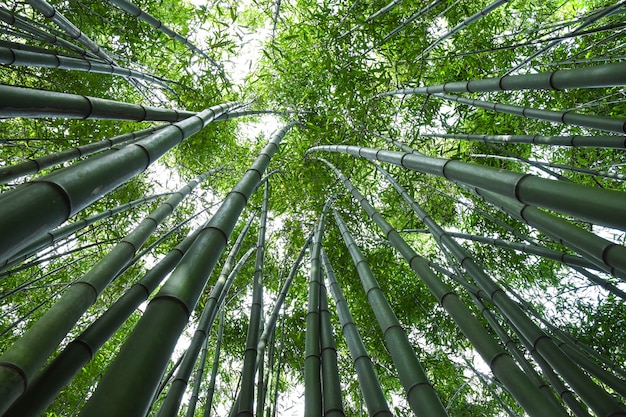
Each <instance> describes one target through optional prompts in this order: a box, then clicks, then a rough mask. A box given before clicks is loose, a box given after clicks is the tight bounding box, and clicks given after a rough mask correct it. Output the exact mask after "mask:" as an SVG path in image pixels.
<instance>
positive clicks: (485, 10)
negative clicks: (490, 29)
mask: <svg viewBox="0 0 626 417" xmlns="http://www.w3.org/2000/svg"><path fill="white" fill-rule="evenodd" d="M508 2H509V0H495V1H494V2H492V3H491V4H489V5H488V6H487V7H484V8H482V9H481V10H479V11H478V12H477V13H475V14H473V15H471V16H470V17H468V18H467V19H465V20H464V21H462V22H461V23H459V24H458V25H456V26H455V27H454V28H452V29H451V30H450V31H449V32H447V33H446V34H444V35H443V36H441V37H440V38H439V39H437V40H436V41H434V42H431V44H430V45H428V46H427V47H426V48H425V49H424V50H423V51H422V53H420V54H419V55H418V56H417V58H415V60H414V61H413V62H417V61H419V60H421V59H422V58H423V57H424V55H426V54H428V52H430V51H432V50H433V49H435V48H436V47H437V46H438V45H439V44H441V43H442V42H443V41H445V40H446V39H449V38H450V37H452V36H454V35H456V34H457V33H459V32H460V31H461V30H463V29H465V28H466V27H467V26H469V25H471V24H472V23H474V22H477V21H478V20H480V19H482V18H483V16H486V15H488V14H489V13H491V12H492V11H494V10H495V9H497V8H498V7H500V6H502V5H503V4H506V3H508Z"/></svg>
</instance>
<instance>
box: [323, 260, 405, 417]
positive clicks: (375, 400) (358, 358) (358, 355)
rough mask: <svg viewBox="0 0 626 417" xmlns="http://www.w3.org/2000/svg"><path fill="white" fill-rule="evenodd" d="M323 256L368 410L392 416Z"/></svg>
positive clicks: (336, 283) (344, 302)
mask: <svg viewBox="0 0 626 417" xmlns="http://www.w3.org/2000/svg"><path fill="white" fill-rule="evenodd" d="M321 258H322V265H323V268H324V273H325V274H326V277H327V278H328V281H329V283H330V289H331V291H332V293H333V298H334V299H335V306H336V307H337V315H338V316H339V321H340V323H341V328H342V331H343V334H344V337H345V338H346V343H347V344H348V349H350V356H351V357H352V362H353V363H354V368H355V370H356V374H357V378H358V379H359V387H360V388H361V392H362V393H363V397H364V399H365V404H366V405H367V411H368V412H369V415H370V416H376V417H392V416H393V415H392V414H391V411H389V405H387V400H386V399H385V395H384V394H383V390H382V389H381V387H380V383H379V382H378V377H377V376H376V373H375V372H374V366H373V365H372V360H371V359H370V357H369V355H368V354H367V350H366V349H365V345H364V344H363V340H362V339H361V335H360V334H359V330H358V328H357V327H356V325H355V324H354V320H353V319H352V314H350V310H349V309H348V303H347V301H346V298H345V297H344V296H343V292H342V291H341V288H340V287H339V283H338V282H337V279H336V278H335V273H334V271H333V269H332V266H331V265H330V261H329V260H328V257H327V256H326V254H325V253H324V252H323V251H322V252H321Z"/></svg>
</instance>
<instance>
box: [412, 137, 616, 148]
mask: <svg viewBox="0 0 626 417" xmlns="http://www.w3.org/2000/svg"><path fill="white" fill-rule="evenodd" d="M420 136H423V137H426V138H432V137H436V138H444V139H462V140H473V141H478V142H483V143H524V144H533V145H552V146H572V147H589V148H614V149H624V148H626V137H624V136H623V135H622V136H602V135H598V136H580V135H573V136H541V135H468V134H463V133H458V134H445V133H423V134H421V135H420Z"/></svg>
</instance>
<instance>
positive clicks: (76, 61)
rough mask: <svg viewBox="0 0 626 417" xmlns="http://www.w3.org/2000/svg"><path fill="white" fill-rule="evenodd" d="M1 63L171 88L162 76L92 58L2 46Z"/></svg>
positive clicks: (0, 48)
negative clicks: (69, 71) (107, 77)
mask: <svg viewBox="0 0 626 417" xmlns="http://www.w3.org/2000/svg"><path fill="white" fill-rule="evenodd" d="M0 64H4V65H12V66H16V67H36V68H55V69H62V70H72V71H84V72H92V73H96V74H111V75H117V76H120V77H131V78H135V79H138V80H144V81H148V82H151V83H153V84H156V85H159V86H161V87H164V88H169V86H168V85H167V83H165V82H164V81H163V79H161V78H160V77H157V76H156V75H153V74H147V73H144V72H141V71H136V70H133V69H130V68H124V67H120V66H117V65H113V64H108V63H100V62H92V61H90V60H85V59H80V58H72V57H65V56H62V55H57V54H46V53H40V52H34V51H22V50H18V49H13V48H6V47H0Z"/></svg>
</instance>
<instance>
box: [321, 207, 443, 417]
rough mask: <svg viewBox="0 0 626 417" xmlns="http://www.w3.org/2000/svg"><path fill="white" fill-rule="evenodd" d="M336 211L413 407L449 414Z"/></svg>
mask: <svg viewBox="0 0 626 417" xmlns="http://www.w3.org/2000/svg"><path fill="white" fill-rule="evenodd" d="M333 214H334V215H335V221H336V223H337V226H338V227H339V231H340V232H341V237H342V238H343V240H344V242H345V244H346V247H347V248H348V251H349V252H350V256H352V260H353V262H354V265H355V267H356V269H357V272H358V274H359V278H360V279H361V284H362V285H363V290H364V291H365V294H366V295H367V299H368V300H369V302H370V306H371V307H372V310H373V311H374V314H375V316H376V319H377V320H378V325H379V326H380V329H381V331H382V332H383V336H384V337H385V342H386V346H387V350H389V354H390V355H391V358H392V359H393V362H394V364H395V365H396V370H397V371H398V375H399V377H400V382H401V383H402V385H403V386H404V390H405V392H406V396H407V398H408V400H409V404H410V405H411V409H412V410H413V412H414V413H415V415H416V416H418V417H420V416H442V417H447V416H448V413H447V412H446V410H445V408H444V407H443V404H441V400H440V399H439V397H438V395H437V392H436V391H435V389H434V388H433V386H432V384H431V383H430V381H429V380H428V377H427V376H426V373H425V372H424V369H423V368H422V365H421V363H420V362H419V360H418V359H417V356H415V351H414V350H413V347H412V346H411V343H410V342H409V338H408V336H407V335H406V331H405V330H404V329H403V328H402V325H401V324H400V321H399V320H398V318H397V317H396V315H395V313H394V312H393V309H392V308H391V306H390V305H389V302H388V301H387V298H386V297H385V294H384V293H383V291H382V289H381V288H380V286H379V285H378V282H377V280H376V278H375V277H374V274H373V273H372V271H371V269H370V266H369V263H368V262H367V260H366V259H365V257H364V256H363V254H362V253H361V250H360V249H359V248H358V246H357V244H356V242H355V241H354V239H353V238H352V235H351V234H350V231H349V230H348V227H347V226H346V224H345V223H344V222H343V220H342V219H341V216H340V215H339V213H337V211H335V210H333Z"/></svg>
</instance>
